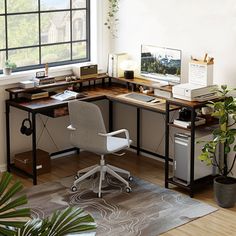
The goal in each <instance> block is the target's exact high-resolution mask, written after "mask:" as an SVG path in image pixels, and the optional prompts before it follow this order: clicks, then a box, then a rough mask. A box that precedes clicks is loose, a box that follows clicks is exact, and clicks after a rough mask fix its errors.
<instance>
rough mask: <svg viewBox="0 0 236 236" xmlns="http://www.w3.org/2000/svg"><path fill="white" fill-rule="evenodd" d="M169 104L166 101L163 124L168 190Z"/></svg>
mask: <svg viewBox="0 0 236 236" xmlns="http://www.w3.org/2000/svg"><path fill="white" fill-rule="evenodd" d="M169 109H170V104H169V103H168V102H167V101H166V122H165V129H166V130H165V187H166V188H169V182H168V181H169V120H170V113H169V112H170V111H169Z"/></svg>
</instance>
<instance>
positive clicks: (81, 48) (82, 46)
mask: <svg viewBox="0 0 236 236" xmlns="http://www.w3.org/2000/svg"><path fill="white" fill-rule="evenodd" d="M86 45H87V44H86V42H79V43H73V44H72V52H73V55H72V60H78V59H84V58H86V57H87V53H86Z"/></svg>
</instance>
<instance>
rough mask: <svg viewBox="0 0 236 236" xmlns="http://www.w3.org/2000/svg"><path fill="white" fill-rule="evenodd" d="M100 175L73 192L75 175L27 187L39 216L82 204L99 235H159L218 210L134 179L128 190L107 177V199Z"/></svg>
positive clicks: (33, 206) (105, 187)
mask: <svg viewBox="0 0 236 236" xmlns="http://www.w3.org/2000/svg"><path fill="white" fill-rule="evenodd" d="M97 181H98V180H97V179H96V178H90V179H88V180H85V181H84V182H83V183H81V184H80V186H79V190H78V192H77V193H73V192H71V191H70V186H71V183H72V182H73V177H67V178H64V179H61V180H58V181H54V182H48V183H45V184H42V185H38V186H34V187H32V188H29V189H26V190H25V192H26V193H27V195H28V198H29V205H30V207H31V208H32V209H33V211H32V212H33V215H34V216H35V217H41V218H43V217H45V216H48V215H49V214H51V212H52V211H54V210H56V209H63V208H65V207H66V206H68V205H72V206H73V205H76V206H79V207H82V208H83V209H84V210H85V211H87V212H89V213H90V214H91V215H92V216H93V217H94V218H95V221H96V223H97V230H96V235H98V236H108V235H109V236H117V235H123V236H134V235H135V236H136V235H137V236H138V235H145V236H157V235H159V234H161V233H163V232H166V231H168V230H170V229H173V228H175V227H178V226H180V225H183V224H185V223H187V222H190V221H192V220H195V219H197V218H199V217H202V216H204V215H207V214H209V213H211V212H214V211H216V210H217V209H216V208H214V207H211V206H209V205H207V204H205V203H202V202H199V201H197V200H195V199H191V198H189V197H188V196H185V195H183V194H180V193H178V192H175V191H171V190H169V189H165V188H162V187H160V186H158V185H155V184H152V183H149V182H146V181H144V180H141V179H138V178H134V180H133V181H132V183H131V187H132V192H131V193H126V192H125V190H124V186H123V187H122V186H121V185H120V183H119V182H118V181H116V180H115V179H112V178H109V177H108V178H107V180H106V181H105V183H104V186H103V198H97V194H96V192H97V188H96V186H98V183H97Z"/></svg>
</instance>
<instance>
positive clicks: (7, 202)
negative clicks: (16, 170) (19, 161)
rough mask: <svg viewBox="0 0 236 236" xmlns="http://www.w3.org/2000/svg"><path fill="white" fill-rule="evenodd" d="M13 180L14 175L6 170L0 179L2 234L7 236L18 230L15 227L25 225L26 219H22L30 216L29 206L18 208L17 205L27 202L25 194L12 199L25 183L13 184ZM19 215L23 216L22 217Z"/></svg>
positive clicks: (0, 222)
mask: <svg viewBox="0 0 236 236" xmlns="http://www.w3.org/2000/svg"><path fill="white" fill-rule="evenodd" d="M11 180H12V175H11V174H10V173H8V172H4V173H3V175H2V178H1V181H0V235H6V236H11V235H15V232H16V231H15V230H14V228H21V227H23V226H24V225H25V223H26V221H25V220H22V218H26V217H29V216H30V209H29V208H24V209H16V207H19V206H22V205H25V204H26V203H27V198H26V196H25V195H24V196H20V197H17V198H16V199H15V200H11V198H12V197H14V196H15V194H16V193H18V192H20V191H21V190H22V188H23V185H22V184H21V183H20V182H19V181H16V182H15V183H13V184H12V185H11V184H10V183H11ZM10 185H11V186H10ZM18 217H21V219H19V218H18ZM12 227H13V228H12Z"/></svg>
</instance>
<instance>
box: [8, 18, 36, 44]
mask: <svg viewBox="0 0 236 236" xmlns="http://www.w3.org/2000/svg"><path fill="white" fill-rule="evenodd" d="M38 38H39V29H38V15H37V14H28V15H14V16H8V45H9V47H22V46H30V45H38V43H39V40H38Z"/></svg>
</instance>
